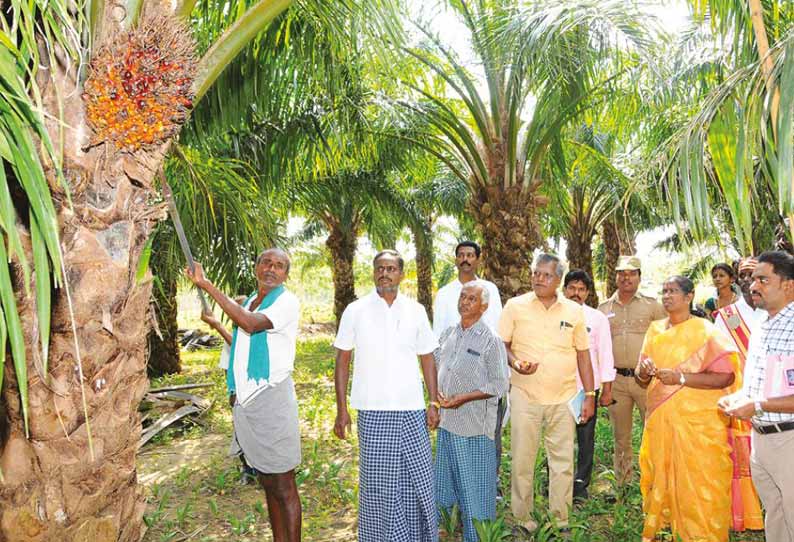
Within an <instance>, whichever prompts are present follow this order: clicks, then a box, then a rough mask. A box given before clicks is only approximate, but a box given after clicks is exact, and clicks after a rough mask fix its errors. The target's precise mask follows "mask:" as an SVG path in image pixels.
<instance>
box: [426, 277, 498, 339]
mask: <svg viewBox="0 0 794 542" xmlns="http://www.w3.org/2000/svg"><path fill="white" fill-rule="evenodd" d="M478 280H481V281H483V282H484V283H485V287H486V288H488V295H489V296H490V299H489V300H488V309H487V310H486V311H485V313H484V314H483V315H482V317H481V318H480V319H481V320H482V321H483V323H484V324H485V325H487V326H488V327H489V328H491V331H493V332H494V333H498V328H499V317H500V316H502V299H501V298H500V297H499V288H497V287H496V284H494V283H493V282H490V281H488V280H484V279H478ZM461 290H463V283H461V282H460V280H459V279H455V280H453V281H452V282H450V283H449V284H447V285H446V286H443V287H441V288H440V289H439V290H438V293H436V299H435V301H434V302H433V333H435V334H436V337H441V334H442V333H444V331H446V329H447V328H448V327H450V326H454V325H456V324H458V323H460V313H459V312H458V299H459V298H460V291H461Z"/></svg>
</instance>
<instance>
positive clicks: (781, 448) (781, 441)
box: [750, 431, 794, 542]
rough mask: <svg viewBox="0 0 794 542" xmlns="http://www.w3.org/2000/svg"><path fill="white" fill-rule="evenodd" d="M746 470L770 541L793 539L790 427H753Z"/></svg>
mask: <svg viewBox="0 0 794 542" xmlns="http://www.w3.org/2000/svg"><path fill="white" fill-rule="evenodd" d="M752 443H753V451H752V454H751V456H750V471H751V473H752V476H753V483H754V484H755V489H756V490H757V491H758V496H759V497H761V503H762V504H763V505H764V509H765V510H766V516H765V518H764V531H765V532H766V539H767V540H769V541H770V542H794V469H792V468H791V461H792V458H794V431H784V432H783V433H770V434H768V435H762V434H760V433H758V432H757V431H753V437H752Z"/></svg>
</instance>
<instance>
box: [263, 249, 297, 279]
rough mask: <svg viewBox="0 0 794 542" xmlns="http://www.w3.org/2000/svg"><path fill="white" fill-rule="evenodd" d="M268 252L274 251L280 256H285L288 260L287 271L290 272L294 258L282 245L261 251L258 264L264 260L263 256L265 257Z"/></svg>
mask: <svg viewBox="0 0 794 542" xmlns="http://www.w3.org/2000/svg"><path fill="white" fill-rule="evenodd" d="M268 252H274V253H276V254H278V255H279V256H283V257H284V259H286V260H287V273H289V269H290V267H292V260H291V259H290V257H289V253H288V252H287V251H286V250H284V249H283V248H281V247H270V248H266V249H265V250H263V251H262V252H260V253H259V256H257V257H256V264H257V265H259V262H261V261H262V258H264V257H265V254H267V253H268Z"/></svg>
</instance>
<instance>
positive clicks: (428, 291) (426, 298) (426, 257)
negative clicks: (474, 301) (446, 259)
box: [411, 224, 433, 322]
mask: <svg viewBox="0 0 794 542" xmlns="http://www.w3.org/2000/svg"><path fill="white" fill-rule="evenodd" d="M425 226H426V227H427V231H430V228H431V227H432V226H431V225H430V224H426V225H425ZM412 230H413V231H412V232H411V233H412V236H413V238H414V248H415V249H416V300H417V301H419V303H421V304H422V306H424V308H425V312H427V317H428V318H429V319H430V321H431V322H432V321H433V239H432V237H431V236H429V235H425V234H424V232H421V231H418V228H412Z"/></svg>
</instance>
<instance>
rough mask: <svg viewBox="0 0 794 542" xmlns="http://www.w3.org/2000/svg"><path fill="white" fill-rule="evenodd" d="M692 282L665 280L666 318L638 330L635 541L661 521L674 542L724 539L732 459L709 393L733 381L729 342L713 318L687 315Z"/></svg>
mask: <svg viewBox="0 0 794 542" xmlns="http://www.w3.org/2000/svg"><path fill="white" fill-rule="evenodd" d="M693 297H694V284H692V281H691V280H689V279H688V278H686V277H680V276H675V277H671V278H670V279H668V280H667V281H665V283H664V286H663V289H662V305H663V306H664V308H665V310H666V311H667V314H668V318H666V319H664V320H657V321H656V322H653V323H652V324H651V325H650V327H649V328H648V332H647V333H646V335H645V343H644V344H643V348H642V352H641V354H640V362H639V364H638V365H637V370H636V374H637V377H636V378H637V381H638V382H639V383H640V385H642V386H647V388H648V403H647V411H646V418H645V431H644V433H643V437H642V445H641V447H640V489H641V490H642V499H643V511H644V512H645V524H644V527H643V533H642V535H643V541H651V540H653V539H654V537H655V536H656V533H657V532H658V531H659V530H660V529H663V528H665V527H667V526H669V527H670V528H671V530H672V532H673V537H674V539H676V540H681V541H682V542H727V541H728V536H729V533H728V531H729V528H730V526H731V479H732V474H733V463H732V461H731V455H730V454H731V448H730V446H729V445H728V423H729V420H728V418H727V417H725V416H724V415H723V414H722V413H721V412H720V411H719V409H718V408H717V400H718V399H719V398H720V397H721V396H722V395H724V394H725V393H726V392H731V391H732V390H734V389H735V388H736V386H738V385H740V384H741V382H740V380H741V372H740V370H739V358H738V355H737V352H736V348H735V346H734V345H733V344H732V342H731V341H730V339H729V338H728V337H726V336H725V335H724V334H723V333H721V332H720V331H719V330H717V328H715V327H714V325H713V324H712V323H711V322H709V321H707V320H705V319H702V318H697V317H693V316H692V315H691V314H690V312H689V309H690V304H691V302H692V299H693Z"/></svg>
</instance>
